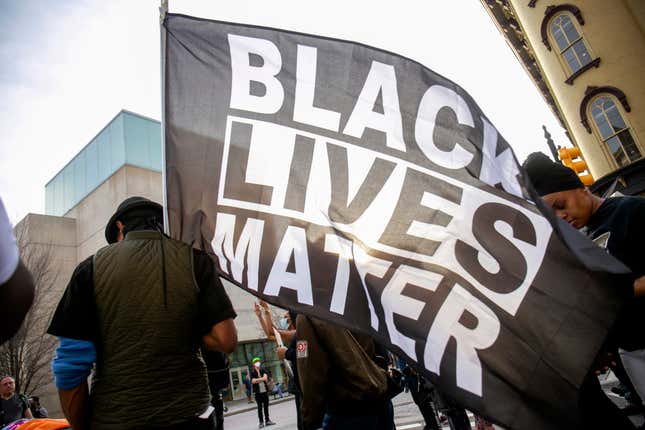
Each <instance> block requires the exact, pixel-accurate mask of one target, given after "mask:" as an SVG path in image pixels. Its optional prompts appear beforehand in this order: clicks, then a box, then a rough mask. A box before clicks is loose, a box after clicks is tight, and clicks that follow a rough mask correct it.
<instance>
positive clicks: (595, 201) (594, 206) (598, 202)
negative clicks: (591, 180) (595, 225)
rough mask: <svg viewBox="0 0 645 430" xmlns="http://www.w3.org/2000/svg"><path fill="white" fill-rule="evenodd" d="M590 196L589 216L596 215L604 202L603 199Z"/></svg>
mask: <svg viewBox="0 0 645 430" xmlns="http://www.w3.org/2000/svg"><path fill="white" fill-rule="evenodd" d="M591 196H592V198H591V214H592V215H593V214H595V213H596V211H597V210H598V208H599V207H600V206H602V204H603V203H604V202H605V199H603V198H601V197H598V196H595V195H593V194H592V195H591Z"/></svg>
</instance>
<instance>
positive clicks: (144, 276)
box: [48, 197, 237, 430]
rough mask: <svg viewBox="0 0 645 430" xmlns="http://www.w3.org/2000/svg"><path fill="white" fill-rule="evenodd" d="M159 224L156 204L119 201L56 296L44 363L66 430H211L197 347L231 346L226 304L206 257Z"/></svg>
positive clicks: (233, 335)
mask: <svg viewBox="0 0 645 430" xmlns="http://www.w3.org/2000/svg"><path fill="white" fill-rule="evenodd" d="M162 229H163V227H162V207H161V206H160V205H159V204H157V203H155V202H152V201H150V200H148V199H145V198H142V197H131V198H129V199H126V200H125V201H124V202H123V203H121V204H120V205H119V207H118V209H117V211H116V212H115V214H114V215H113V216H112V218H110V221H109V222H108V224H107V226H106V228H105V238H106V240H107V242H108V243H109V244H110V245H109V246H107V247H105V248H102V249H101V250H99V251H98V252H97V253H96V254H95V255H93V256H91V257H89V258H87V259H86V260H85V261H83V262H82V263H80V264H79V265H78V266H77V267H76V270H75V271H74V274H73V275H72V278H71V280H70V282H69V284H68V286H67V289H66V291H65V293H64V295H63V297H62V299H61V301H60V303H59V304H58V308H57V309H56V312H55V314H54V317H53V319H52V322H51V325H50V327H49V330H48V332H49V333H50V334H53V335H55V336H58V337H59V339H60V345H59V347H58V349H57V352H56V357H55V358H54V362H53V364H52V368H53V371H54V376H55V378H56V385H57V387H58V391H59V396H60V399H61V405H62V407H63V411H64V413H65V416H66V417H67V419H68V420H69V421H70V424H71V425H72V426H73V427H74V429H75V430H83V429H90V428H91V429H92V430H111V429H165V430H171V429H172V430H188V429H191V430H193V429H195V430H197V429H208V430H212V429H214V428H215V422H214V416H213V415H212V407H210V393H209V389H208V380H207V373H206V366H205V364H204V361H203V359H202V357H201V354H200V346H204V347H206V348H209V349H213V350H219V351H222V352H227V353H229V352H232V351H233V349H234V348H235V346H236V343H237V333H236V329H235V325H234V323H233V318H235V311H234V310H233V308H232V306H231V302H230V300H229V298H228V296H227V295H226V292H225V291H224V288H223V286H222V284H221V281H220V279H219V277H218V276H217V275H216V273H215V268H214V265H213V262H212V260H211V259H210V258H209V257H208V255H206V254H205V253H203V252H201V251H196V250H193V249H191V247H190V246H188V245H186V244H184V243H182V242H179V241H176V240H173V239H170V238H168V237H166V236H165V235H164V234H163V233H162ZM94 364H95V365H96V368H95V373H94V375H93V378H92V390H91V394H88V387H87V377H88V375H89V374H90V371H91V370H92V367H93V365H94Z"/></svg>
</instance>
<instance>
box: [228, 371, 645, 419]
mask: <svg viewBox="0 0 645 430" xmlns="http://www.w3.org/2000/svg"><path fill="white" fill-rule="evenodd" d="M600 382H601V384H602V386H603V389H604V390H605V392H606V393H607V395H608V396H609V398H610V399H612V400H613V401H614V402H615V403H616V404H617V405H618V406H619V407H624V406H625V405H626V402H625V400H624V399H623V398H622V397H619V396H617V395H616V394H614V393H612V392H611V388H612V387H615V386H617V385H618V381H617V380H616V378H615V377H614V376H613V374H611V373H609V374H607V375H602V376H600ZM229 407H230V408H231V409H230V410H229V413H231V412H233V415H229V416H226V417H225V418H224V428H227V429H235V430H251V429H257V428H258V416H257V410H256V409H255V403H253V404H247V403H246V402H244V403H242V404H238V405H235V406H233V405H229ZM235 410H244V412H241V413H235V412H234V411H235ZM269 414H270V416H271V420H273V421H274V422H275V423H276V425H275V426H270V427H269V428H270V429H272V430H296V428H297V427H296V413H295V404H294V401H293V398H291V399H288V400H286V401H283V402H281V403H272V404H271V406H270V409H269ZM468 416H469V418H470V421H471V424H472V425H473V428H474V418H473V415H472V414H471V413H468ZM630 418H631V420H632V421H633V422H634V424H635V425H637V426H639V425H642V424H643V422H644V421H645V420H644V419H643V416H642V415H640V414H637V415H632V416H630ZM394 422H395V424H396V429H397V430H417V429H423V426H424V421H423V417H422V416H421V414H420V413H419V409H418V408H417V406H416V405H415V404H414V402H413V401H412V397H411V396H410V394H409V393H401V394H399V395H398V396H397V397H395V398H394ZM449 429H450V427H449V426H448V425H444V426H443V429H442V430H449Z"/></svg>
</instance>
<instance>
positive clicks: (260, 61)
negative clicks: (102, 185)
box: [164, 14, 624, 429]
mask: <svg viewBox="0 0 645 430" xmlns="http://www.w3.org/2000/svg"><path fill="white" fill-rule="evenodd" d="M165 28H166V31H167V33H166V37H167V49H166V52H165V77H166V78H165V82H164V85H165V97H166V104H165V106H164V109H165V141H166V154H165V155H166V178H167V182H166V185H167V202H168V211H169V220H170V231H171V234H172V236H173V237H175V238H178V239H181V240H184V241H186V242H188V243H194V244H195V246H198V247H200V248H202V249H205V250H207V251H208V252H210V253H211V254H212V255H213V258H214V260H215V261H216V264H218V265H219V268H220V269H221V271H222V272H223V273H225V274H226V276H227V277H228V278H229V279H231V280H232V281H234V282H235V283H236V284H237V285H239V286H240V287H241V288H243V289H245V290H247V291H249V292H251V293H253V294H255V295H257V296H259V297H262V298H263V299H265V300H267V301H268V302H270V303H273V304H276V305H279V306H282V307H285V308H292V309H294V310H296V311H298V312H302V313H305V314H309V315H315V316H317V317H320V318H323V319H326V320H328V321H331V322H334V323H337V324H341V325H343V326H346V327H348V328H350V329H352V330H356V331H360V332H363V333H368V334H370V335H373V337H374V339H376V340H377V341H379V342H381V343H383V344H384V345H387V346H388V347H389V348H390V349H391V350H392V351H394V352H395V353H397V354H398V355H400V356H401V357H404V358H405V359H407V360H408V361H409V362H415V363H418V367H419V368H420V369H422V370H423V371H424V372H425V374H426V376H428V377H429V378H430V379H432V380H433V381H434V382H436V383H437V385H438V386H439V387H440V388H441V389H442V391H444V392H445V393H446V394H448V395H450V396H452V397H454V398H455V399H457V400H458V401H459V402H460V403H462V404H463V405H465V406H466V407H467V408H469V409H471V410H473V411H476V412H478V413H480V414H482V415H484V416H486V417H488V418H490V419H492V420H493V421H495V422H498V423H501V424H503V425H504V426H505V427H507V428H512V429H537V428H550V429H551V428H572V426H574V425H575V423H576V418H577V388H578V386H579V384H580V382H581V381H582V379H583V376H584V375H585V373H586V372H587V371H588V369H589V366H590V365H591V362H592V360H593V358H594V356H595V355H596V353H597V352H598V349H599V347H600V345H601V343H602V341H603V340H604V338H605V336H606V334H607V331H608V329H609V328H610V327H611V325H612V324H613V321H614V319H615V315H616V313H617V310H618V309H619V308H620V306H621V304H622V302H623V300H624V298H623V297H622V292H619V291H617V290H616V289H615V288H612V287H610V286H609V284H610V282H611V279H612V278H611V276H612V275H610V274H608V273H607V271H604V272H603V271H596V272H592V271H590V270H589V269H587V268H586V267H585V264H583V263H582V262H580V259H579V258H577V257H575V256H574V254H573V253H572V251H571V250H570V248H571V245H570V246H566V245H565V244H564V242H563V241H562V239H561V238H562V237H565V236H567V235H571V234H573V235H577V234H578V233H577V232H574V231H572V230H571V229H570V228H569V227H568V226H565V227H563V230H562V231H560V227H555V228H556V229H557V230H558V232H557V233H556V232H555V231H554V226H557V225H558V224H557V223H555V222H554V219H553V218H552V219H551V221H549V220H548V219H547V218H545V217H544V216H543V215H542V214H541V213H540V212H539V211H538V209H537V208H536V207H535V206H534V205H533V204H532V203H531V202H530V201H528V200H527V197H528V196H529V194H528V193H529V191H528V190H527V189H526V187H525V185H524V180H523V179H522V178H523V176H522V174H521V172H520V168H519V166H518V163H517V161H516V159H515V156H514V154H513V152H512V150H511V148H510V147H509V145H508V144H507V143H506V142H505V141H504V139H503V138H502V137H501V136H500V135H499V134H498V132H497V131H496V129H495V128H494V127H493V125H491V123H490V122H489V121H488V119H487V118H486V116H485V115H484V114H483V112H481V110H480V109H479V108H478V107H477V104H476V103H475V102H474V101H473V99H472V98H471V97H470V96H469V95H468V94H467V93H466V92H465V91H464V90H462V89H461V88H459V87H458V86H457V85H456V84H454V83H453V82H451V81H449V80H447V79H445V78H443V77H442V76H440V75H438V74H436V73H434V72H432V71H430V70H428V69H427V68H425V67H423V66H422V65H420V64H418V63H416V62H414V61H412V60H409V59H407V58H403V57H401V56H398V55H395V54H392V53H388V52H384V51H381V50H378V49H375V48H371V47H368V46H364V45H360V44H356V43H350V42H346V41H340V40H334V39H328V38H322V37H314V36H309V35H304V34H297V33H292V32H286V31H279V30H274V29H267V28H258V27H252V26H244V25H237V24H231V23H223V22H215V21H207V20H200V19H196V18H191V17H187V16H181V15H172V14H169V15H168V16H167V17H166V21H165ZM473 73H476V71H473ZM576 240H579V241H580V243H582V245H583V246H585V247H586V246H589V245H588V243H587V242H586V240H585V239H576ZM576 249H577V248H576ZM576 252H578V254H581V255H583V258H584V255H585V253H586V255H587V256H591V257H590V258H591V259H596V260H598V254H597V253H596V250H595V249H594V248H593V247H589V248H588V249H583V250H582V251H580V250H578V251H576ZM598 261H600V263H598V262H596V263H595V264H596V266H595V267H597V268H598V267H603V265H604V266H605V267H607V268H608V269H609V271H611V270H614V269H613V267H614V266H613V261H612V260H611V259H607V260H603V259H602V258H601V259H600V260H598ZM587 267H588V265H587ZM615 271H620V268H619V267H618V266H616V269H615Z"/></svg>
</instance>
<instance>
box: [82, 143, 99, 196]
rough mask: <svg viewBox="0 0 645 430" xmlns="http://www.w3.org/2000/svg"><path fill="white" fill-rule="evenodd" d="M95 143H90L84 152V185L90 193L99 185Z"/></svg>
mask: <svg viewBox="0 0 645 430" xmlns="http://www.w3.org/2000/svg"><path fill="white" fill-rule="evenodd" d="M98 155H99V154H98V148H97V145H96V142H92V143H90V144H89V145H88V146H87V148H86V150H85V183H86V186H87V190H88V191H91V190H93V189H94V188H96V187H97V186H98V185H99V160H98Z"/></svg>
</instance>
